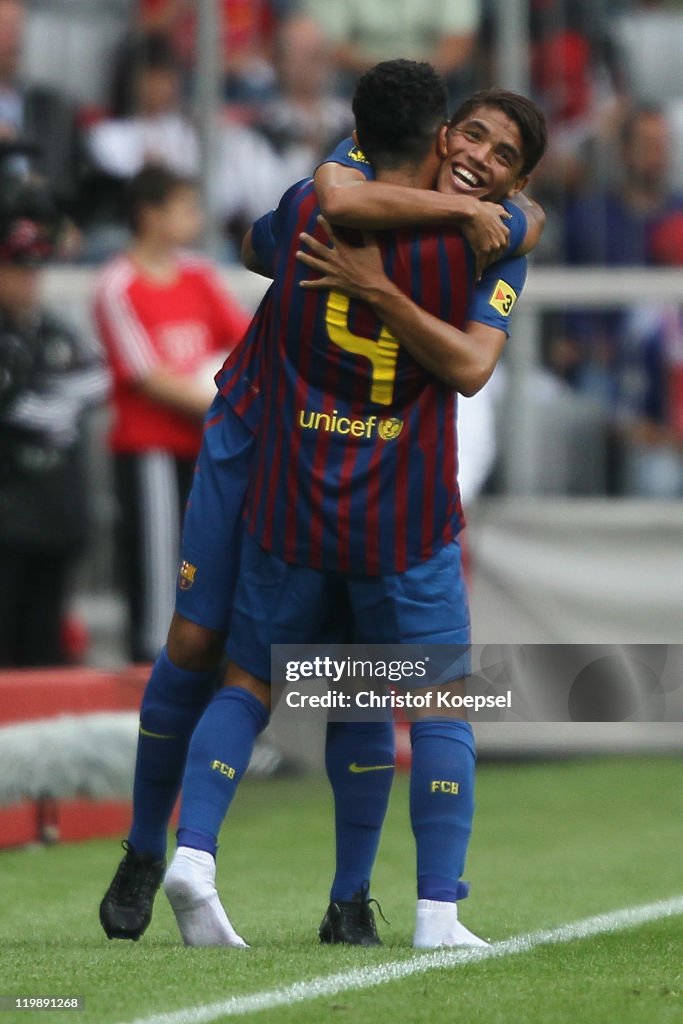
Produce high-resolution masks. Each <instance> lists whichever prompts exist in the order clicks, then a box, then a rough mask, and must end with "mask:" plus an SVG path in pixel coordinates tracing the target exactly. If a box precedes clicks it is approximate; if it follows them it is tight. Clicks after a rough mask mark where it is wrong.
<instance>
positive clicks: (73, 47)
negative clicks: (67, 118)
mask: <svg viewBox="0 0 683 1024" xmlns="http://www.w3.org/2000/svg"><path fill="white" fill-rule="evenodd" d="M135 2H136V0H25V6H26V10H27V14H28V18H27V22H26V32H25V38H24V47H23V49H24V53H23V61H22V67H23V70H24V74H25V76H26V80H27V81H29V82H31V83H37V82H40V83H41V84H42V85H50V86H52V87H53V88H54V89H58V90H60V91H62V92H64V93H66V94H67V95H68V96H69V97H70V99H72V100H73V101H74V102H75V103H76V104H77V105H78V107H79V109H85V110H86V112H90V111H92V110H95V111H96V110H101V109H102V107H103V106H104V104H105V102H106V95H107V89H108V88H109V69H110V67H111V63H112V61H113V59H114V54H115V52H116V49H117V47H118V46H119V45H120V43H121V40H122V39H123V38H124V36H125V35H126V33H127V32H128V31H129V29H130V24H131V18H132V16H133V13H134V9H135Z"/></svg>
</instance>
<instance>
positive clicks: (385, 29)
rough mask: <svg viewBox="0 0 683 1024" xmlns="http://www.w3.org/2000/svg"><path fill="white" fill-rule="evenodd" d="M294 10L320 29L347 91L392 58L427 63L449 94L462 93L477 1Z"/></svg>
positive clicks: (368, 0)
mask: <svg viewBox="0 0 683 1024" xmlns="http://www.w3.org/2000/svg"><path fill="white" fill-rule="evenodd" d="M300 6H301V8H302V10H304V11H305V12H306V13H307V14H309V15H310V16H311V17H313V18H316V19H317V20H318V21H319V22H320V24H321V25H322V27H323V29H324V31H325V33H326V35H327V37H328V39H329V41H330V43H331V44H332V47H333V54H334V60H335V63H336V65H337V67H338V69H339V70H340V71H341V72H342V74H343V75H345V76H346V79H347V81H346V85H347V86H349V85H350V84H351V83H352V82H354V81H355V80H356V79H357V78H358V77H359V76H360V75H361V74H363V72H364V71H367V69H368V68H369V67H372V65H373V64H376V63H377V62H378V61H382V60H391V59H393V58H395V57H405V58H407V59H409V60H426V61H429V62H430V63H431V64H433V65H434V67H435V68H436V70H437V71H438V72H439V73H440V74H442V75H443V76H444V77H445V78H446V80H447V81H448V83H449V86H450V87H451V90H454V89H456V90H457V89H458V88H462V86H463V79H465V78H466V76H467V74H468V73H469V72H470V71H471V67H472V61H473V57H474V53H475V44H476V33H477V29H478V28H479V20H480V13H481V12H480V6H481V5H480V0H458V2H457V3H445V2H444V0H301V4H300ZM468 84H469V83H468Z"/></svg>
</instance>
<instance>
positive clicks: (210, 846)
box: [178, 686, 269, 857]
mask: <svg viewBox="0 0 683 1024" xmlns="http://www.w3.org/2000/svg"><path fill="white" fill-rule="evenodd" d="M268 718H269V715H268V712H267V710H266V709H265V707H264V706H263V704H262V703H261V701H260V700H258V699H257V698H256V697H254V695H253V694H251V693H249V691H248V690H243V689H242V687H241V686H225V687H224V688H223V689H222V690H219V691H218V693H217V694H216V696H215V697H214V699H213V700H212V701H211V703H210V704H209V706H208V708H207V709H206V711H205V712H204V714H203V716H202V719H201V721H200V723H199V725H198V726H197V728H196V729H195V731H194V735H193V736H192V741H191V743H190V749H189V750H188V753H187V767H186V768H185V776H184V778H183V799H182V804H181V807H180V825H179V828H178V846H191V847H192V848H193V849H195V850H206V852H207V853H210V854H212V855H213V856H214V857H215V856H216V849H217V846H218V833H219V832H220V828H221V825H222V824H223V819H224V818H225V815H226V814H227V813H228V808H229V807H230V804H231V803H232V798H233V797H234V795H235V791H236V789H237V786H238V783H239V781H240V779H241V778H242V776H243V775H244V773H245V771H246V770H247V766H248V764H249V760H250V758H251V753H252V751H253V749H254V742H255V740H256V737H257V736H258V734H259V733H260V732H262V731H263V729H265V727H266V726H267V725H268Z"/></svg>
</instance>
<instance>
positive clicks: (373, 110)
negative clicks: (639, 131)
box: [165, 62, 545, 946]
mask: <svg viewBox="0 0 683 1024" xmlns="http://www.w3.org/2000/svg"><path fill="white" fill-rule="evenodd" d="M410 69H411V74H410V75H408V76H406V75H405V74H404V71H405V68H404V67H403V64H402V62H392V63H391V64H390V65H380V66H379V67H378V68H376V69H374V71H373V72H370V73H369V74H368V75H367V76H365V78H364V79H363V80H362V81H361V83H360V85H359V88H358V91H357V93H356V98H355V104H354V112H355V114H356V119H357V130H358V137H359V142H360V145H361V147H362V149H363V152H364V154H365V156H366V157H367V159H368V160H369V161H370V163H371V164H372V166H373V167H374V168H375V171H376V174H377V178H378V180H379V181H380V182H381V181H382V180H385V181H388V182H390V183H391V182H393V183H398V184H402V185H407V186H410V187H413V188H424V187H427V186H428V184H429V182H430V181H432V180H433V179H434V176H435V174H436V173H437V172H438V169H439V166H440V163H441V159H442V157H443V156H444V154H445V137H446V132H445V128H444V129H443V130H442V131H441V132H439V131H438V128H439V124H440V123H442V122H443V120H444V115H443V112H444V109H445V98H444V97H443V93H442V90H441V86H440V82H439V80H438V78H437V77H436V76H435V75H434V72H433V70H432V69H431V68H429V67H427V66H424V65H423V66H419V65H412V66H410ZM383 77H384V78H385V79H388V80H389V81H390V82H391V90H387V91H392V92H393V93H394V94H395V95H400V96H401V99H402V101H403V105H404V106H405V107H407V108H410V107H411V104H412V108H411V115H412V116H411V121H412V125H413V131H412V135H409V136H408V137H404V138H402V139H401V142H400V143H397V141H396V136H395V135H394V134H393V131H392V129H393V125H390V124H389V122H387V119H386V115H385V113H384V111H380V110H379V109H378V108H377V107H376V105H375V104H374V102H368V104H367V106H365V105H364V99H365V95H366V90H367V92H368V93H369V95H370V96H371V97H373V99H374V95H375V91H374V89H375V82H376V80H377V79H380V80H381V79H382V78H383ZM385 86H386V83H385ZM402 90H403V91H402ZM489 96H490V102H489V103H488V105H487V103H486V101H484V102H482V101H481V100H475V101H473V103H472V104H471V105H470V107H469V108H468V109H467V110H466V111H465V112H464V114H463V115H462V118H461V120H460V121H459V123H458V127H457V129H456V136H457V138H456V141H455V142H454V144H453V153H452V155H451V166H450V168H449V170H448V173H451V174H454V175H457V176H458V178H459V180H461V181H462V182H463V183H464V184H465V185H466V187H467V188H468V189H470V191H471V192H472V193H473V194H475V195H476V194H477V192H480V194H482V195H483V194H488V195H489V196H491V197H492V198H494V199H501V198H502V197H503V196H504V195H507V194H509V193H510V192H511V191H512V192H514V191H515V190H517V191H519V190H521V189H522V188H523V187H524V185H525V184H526V181H527V176H528V172H529V171H530V169H531V168H532V167H533V165H534V164H535V162H536V160H537V159H538V158H539V157H540V155H541V154H542V152H543V150H544V148H545V130H544V124H543V119H542V116H541V115H540V114H539V113H538V111H537V109H536V108H535V107H534V106H533V104H531V103H530V102H529V101H527V100H522V98H520V97H517V98H515V97H511V96H509V95H508V94H503V93H496V94H489ZM429 97H431V100H432V105H431V107H430V105H429V102H428V98H429ZM419 101H421V103H422V108H421V110H420V111H419V112H417V111H416V110H415V105H416V102H419ZM359 158H360V159H362V156H360V154H359ZM508 212H509V213H510V216H511V219H510V221H509V228H510V236H511V237H510V240H509V251H510V252H511V253H514V252H515V251H516V250H517V249H518V247H519V246H520V244H521V243H522V240H523V238H524V235H525V233H526V228H527V225H526V220H525V218H524V217H523V216H522V215H521V214H520V213H519V211H518V210H516V209H515V208H514V207H509V210H508ZM318 215H319V205H318V201H317V196H316V192H315V189H314V186H313V183H312V182H311V181H307V182H303V183H299V184H298V185H296V186H294V187H293V188H292V189H290V190H289V192H288V193H286V195H285V196H284V197H283V199H282V201H281V203H280V206H279V207H278V209H277V210H276V211H274V212H273V213H272V214H269V215H268V216H267V217H265V218H263V219H262V220H261V221H259V222H258V223H257V224H256V225H255V227H254V229H253V233H252V237H251V247H252V257H251V261H250V262H251V264H252V266H253V267H254V268H261V269H262V270H263V271H264V272H265V273H268V274H272V275H273V277H274V284H273V288H272V290H271V292H270V294H269V298H268V300H267V302H266V304H265V305H264V307H262V310H261V313H260V316H259V317H257V322H258V329H259V330H260V332H262V333H261V335H260V341H261V345H260V347H259V348H258V349H255V348H253V347H250V346H249V345H248V344H246V345H243V346H242V347H241V350H238V351H236V352H235V354H234V357H233V358H232V359H231V360H229V361H228V363H227V364H226V367H225V368H224V370H223V372H222V374H221V375H220V377H219V382H220V387H221V392H222V394H223V395H224V397H225V398H226V399H227V401H228V402H229V403H230V404H231V405H232V406H233V408H235V409H238V410H240V415H247V416H248V415H249V408H250V405H251V404H252V402H253V400H254V396H255V395H257V396H258V397H257V399H256V401H257V404H258V408H259V417H260V422H259V424H258V436H257V447H256V454H255V462H254V465H253V468H252V474H251V481H250V487H249V491H248V494H247V503H246V525H247V530H246V534H245V536H244V540H243V544H242V552H241V566H240V577H239V580H238V584H237V589H236V593H235V598H234V605H233V612H232V620H231V632H230V638H229V641H228V654H229V656H230V659H231V660H230V664H229V667H228V671H227V676H226V685H225V687H224V688H223V689H222V690H221V691H220V692H219V694H218V695H217V696H216V697H215V698H214V699H213V701H212V703H211V704H210V705H209V708H208V709H207V711H206V712H205V714H204V716H203V717H202V720H201V721H200V723H199V725H198V727H197V729H196V731H195V733H194V736H193V739H192V741H191V744H190V748H189V753H188V761H187V768H186V772H185V777H184V782H183V802H182V808H181V816H180V828H179V831H178V844H179V847H178V851H177V853H176V856H175V858H174V860H173V863H172V864H171V867H170V868H169V871H168V873H167V876H166V880H165V890H166V893H167V895H168V896H169V899H170V901H171V904H172V906H173V908H174V911H175V913H176V918H177V920H178V924H179V927H180V930H181V933H182V935H183V938H184V939H185V941H186V942H187V943H189V944H198V945H201V944H208V943H211V942H215V943H222V944H226V945H240V944H241V943H242V940H241V939H240V937H239V936H238V935H237V934H236V933H235V931H234V929H233V928H232V926H231V924H230V922H229V920H228V918H227V915H226V914H225V911H224V910H223V908H222V906H221V904H220V901H219V900H218V897H217V894H216V891H215V883H214V877H215V860H214V858H215V853H216V843H217V836H218V831H219V828H220V825H221V823H222V820H223V817H224V815H225V812H226V811H227V808H228V806H229V804H230V802H231V800H232V797H233V795H234V792H235V789H236V786H237V784H238V783H239V780H240V778H241V777H242V775H243V773H244V771H245V769H246V766H247V764H248V761H249V757H250V754H251V750H252V747H253V742H254V740H255V738H256V736H257V735H258V733H259V732H260V731H261V730H262V729H263V728H264V727H265V725H266V724H267V721H268V715H269V711H270V648H271V644H276V643H306V642H315V641H318V640H320V639H321V638H326V639H340V638H344V637H346V636H348V635H350V636H351V639H352V640H353V641H354V642H359V643H391V644H396V643H399V644H400V643H418V644H441V645H451V646H452V647H453V648H454V649H457V650H458V651H459V652H462V648H464V647H467V645H468V644H469V639H470V625H469V612H468V606H467V599H466V594H465V589H464V583H463V577H462V566H461V560H460V548H459V545H458V543H457V539H456V537H457V533H458V532H459V530H460V529H461V527H462V513H461V509H460V503H459V498H458V490H457V483H456V450H455V393H456V392H457V391H459V392H461V393H463V394H473V393H475V392H476V391H477V390H478V389H479V388H481V387H482V386H483V385H484V383H485V382H486V381H487V380H488V378H489V376H490V374H491V373H492V371H493V368H494V366H495V364H496V362H497V360H498V358H499V356H500V353H501V351H502V349H503V345H504V342H505V338H506V327H507V317H508V314H509V312H510V310H511V308H512V305H513V304H514V301H515V298H516V296H517V295H518V294H519V292H520V291H521V288H522V286H523V283H524V274H525V266H524V259H523V257H515V258H514V259H513V260H511V261H510V263H509V265H508V266H507V267H506V270H505V273H503V271H502V270H501V269H500V268H496V267H494V268H493V276H492V278H491V281H490V283H489V284H487V286H486V289H485V290H484V291H483V292H482V291H478V292H477V294H478V296H479V297H478V299H477V300H476V301H475V302H474V305H472V299H473V295H474V291H475V284H476V272H475V259H474V255H473V253H472V250H471V249H470V248H469V246H468V245H467V244H466V242H465V241H464V239H463V236H462V234H461V233H460V232H457V231H454V230H450V231H449V230H431V229H415V230H411V231H402V232H398V233H396V234H395V235H390V236H389V237H388V238H387V239H386V240H385V241H384V244H383V253H382V255H383V261H384V266H385V267H386V269H387V272H388V274H389V276H390V277H391V279H392V281H393V284H392V283H391V282H390V281H388V280H387V279H386V277H385V275H384V271H383V270H382V268H381V261H380V260H376V264H375V265H374V266H373V265H372V263H371V262H368V263H367V264H366V267H365V269H366V270H370V271H371V272H372V279H371V281H370V282H369V284H367V285H364V286H361V288H360V289H358V288H356V287H355V286H353V284H352V283H350V278H349V280H347V281H346V282H344V281H342V275H341V272H340V270H339V267H337V269H336V272H337V276H336V277H334V279H333V267H332V265H331V264H330V265H328V263H327V262H326V259H325V254H324V250H323V247H322V246H321V245H316V242H315V238H316V237H317V240H318V242H322V241H324V234H323V233H322V231H321V227H320V225H319V223H318ZM302 233H306V234H307V235H308V236H313V237H312V240H311V244H312V245H313V247H314V255H313V257H310V258H309V259H308V262H309V263H311V262H312V263H313V265H314V266H316V267H317V269H320V270H322V271H323V272H325V273H326V274H327V276H328V279H327V280H326V281H324V282H323V284H324V286H325V287H327V288H329V287H330V286H331V285H334V286H335V288H336V286H338V285H339V284H340V283H345V284H346V285H349V287H348V288H347V291H350V292H351V293H352V294H357V295H359V296H361V297H362V298H363V299H365V300H370V302H371V304H372V311H371V310H370V309H368V307H367V306H362V305H360V306H357V305H355V303H354V302H353V301H352V300H349V298H348V297H347V296H345V295H344V294H342V293H341V292H340V291H338V290H332V291H323V292H320V291H319V290H318V288H319V286H318V287H316V288H311V287H309V288H308V289H304V288H302V287H300V286H301V284H302V283H303V281H304V279H305V277H304V275H305V267H304V266H303V263H302V261H299V260H297V252H298V250H299V246H300V244H301V238H302ZM372 255H373V254H372V252H371V254H370V259H371V260H372ZM375 256H376V253H375ZM304 262H305V261H304ZM488 273H491V271H489V272H488ZM480 287H481V286H480ZM408 296H412V297H413V298H414V299H417V300H418V301H419V303H420V305H419V306H418V305H417V304H416V302H415V301H413V299H411V298H409V297H408ZM421 307H422V308H421ZM378 312H379V313H380V317H378V316H377V313H378ZM397 339H400V343H399V341H398V340H397ZM342 421H343V423H344V427H343V428H342V426H341V423H342ZM348 424H353V425H354V428H355V426H356V425H358V429H350V428H349V429H347V425H348ZM342 609H345V611H344V610H342ZM468 674H469V658H468V655H467V654H464V653H459V655H457V656H456V655H454V656H453V661H452V664H451V666H450V675H449V676H448V677H447V678H448V683H447V684H445V685H446V686H447V687H448V688H449V690H450V691H451V692H454V693H462V692H463V688H464V679H465V678H466V676H467V675H468ZM390 731H391V730H390V726H389V725H388V724H387V727H386V728H385V729H382V728H381V724H379V725H378V724H377V723H365V724H363V723H360V724H359V726H358V728H357V729H356V730H354V729H351V728H349V727H345V728H344V727H343V726H341V725H340V735H338V736H337V737H336V739H337V743H336V749H335V750H334V755H333V756H332V755H331V754H330V749H329V745H328V757H327V763H328V774H329V775H330V779H331V782H332V786H333V791H334V794H335V804H336V809H337V812H338V813H337V828H338V854H339V852H340V849H341V851H342V852H343V855H342V858H341V859H342V861H343V862H342V863H340V861H339V860H338V863H337V876H336V878H335V882H334V884H333V889H332V895H331V906H330V908H329V909H328V914H327V915H326V919H325V921H324V922H323V925H322V928H321V938H323V940H324V941H338V940H339V935H338V929H339V928H340V927H342V928H343V925H344V921H343V918H344V915H343V914H342V913H341V911H342V909H346V910H348V911H349V913H350V912H351V911H352V910H353V909H354V908H355V909H356V910H357V911H358V913H357V918H356V921H355V922H354V923H355V924H356V925H357V930H356V933H357V934H358V932H362V929H363V927H364V928H365V932H366V934H365V939H366V941H367V942H368V943H369V942H372V941H376V934H375V932H374V924H373V921H372V914H371V912H370V910H369V907H368V884H369V878H370V873H371V870H372V865H373V861H374V856H375V852H376V849H377V841H378V838H379V831H380V829H381V824H382V820H383V817H384V810H385V808H386V800H387V797H388V792H389V786H390V783H391V778H390V772H384V771H382V772H380V771H377V772H372V773H367V775H369V776H370V779H364V780H363V782H362V784H361V788H359V785H358V784H357V781H356V779H354V778H353V774H354V773H349V771H348V766H349V764H352V763H354V762H355V761H357V759H358V756H359V753H360V752H362V753H363V754H364V757H365V758H366V761H365V762H364V763H368V764H370V765H374V764H378V765H389V764H391V762H392V758H393V749H392V746H391V736H390ZM328 740H329V737H328ZM411 741H412V753H413V757H412V769H411V821H412V825H413V831H414V834H415V839H416V846H417V862H418V907H417V922H416V930H415V936H414V944H415V945H416V946H439V945H479V944H481V943H482V940H480V939H478V938H477V937H476V936H475V935H473V934H472V933H471V932H470V931H469V930H468V929H466V928H465V927H464V926H463V925H462V924H461V923H460V922H459V921H458V913H457V901H458V899H460V898H462V897H463V896H464V895H465V894H466V892H465V889H464V886H463V883H462V882H461V875H462V871H463V867H464V861H465V853H466V849H467V843H468V840H469V835H470V831H471V822H472V814H473V806H474V804H473V783H474V741H473V736H472V730H471V727H470V725H469V723H468V722H467V721H465V720H464V718H463V717H462V716H461V712H459V711H457V710H453V709H452V708H451V709H444V713H443V714H442V715H440V716H438V717H435V716H433V715H432V714H431V713H429V712H428V713H427V714H424V715H423V714H420V713H418V714H417V716H416V720H415V721H414V722H413V724H412V726H411ZM216 765H219V766H227V767H228V769H229V770H228V771H225V772H224V771H222V770H220V771H217V770H216ZM444 779H445V780H448V783H449V786H448V787H445V786H438V785H436V786H435V785H434V782H435V780H436V781H437V782H438V781H439V780H444ZM340 806H341V807H343V808H344V812H343V813H341V814H340V813H339V810H340ZM344 829H346V830H347V832H348V833H349V835H348V836H347V837H346V838H345V837H344V836H343V835H341V836H340V835H339V831H340V830H341V831H342V833H343V831H344ZM361 832H362V833H363V834H364V841H360V835H361Z"/></svg>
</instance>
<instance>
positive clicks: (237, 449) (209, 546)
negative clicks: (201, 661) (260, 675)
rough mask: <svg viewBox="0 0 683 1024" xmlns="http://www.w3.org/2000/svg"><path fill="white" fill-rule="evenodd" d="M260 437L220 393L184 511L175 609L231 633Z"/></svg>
mask: <svg viewBox="0 0 683 1024" xmlns="http://www.w3.org/2000/svg"><path fill="white" fill-rule="evenodd" d="M255 443H256V438H255V436H254V434H252V432H251V431H250V430H249V429H248V427H247V426H246V425H245V424H244V422H243V421H242V420H241V419H240V418H239V416H238V415H237V414H236V413H235V411H234V410H233V408H232V406H231V405H230V404H229V403H228V402H226V401H225V399H224V398H223V397H222V396H221V395H220V394H219V395H217V396H216V398H215V399H214V401H213V404H212V405H211V408H210V409H209V412H208V414H207V416H206V420H205V421H204V435H203V438H202V446H201V449H200V452H199V456H198V458H197V465H196V468H195V474H194V481H193V483H192V490H191V491H190V497H189V499H188V503H187V509H186V512H185V524H184V527H183V539H182V547H181V556H180V557H181V562H180V569H179V572H178V577H177V581H176V603H175V607H176V611H177V612H179V614H180V615H183V616H184V617H185V618H186V619H189V620H190V621H191V622H196V623H197V624H198V625H200V626H205V627H207V628H208V629H215V630H219V631H221V632H224V633H227V631H228V626H229V624H230V612H231V609H232V599H233V594H234V591H235V584H236V582H237V575H238V567H239V558H240V549H241V547H242V509H243V506H244V496H245V493H246V489H247V484H248V482H249V475H250V472H251V463H252V456H253V452H254V447H255Z"/></svg>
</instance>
